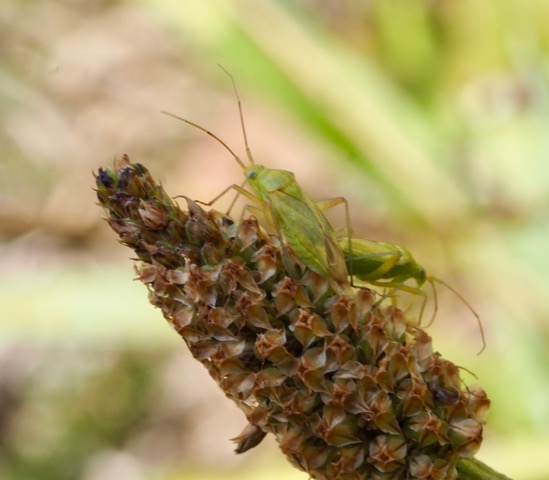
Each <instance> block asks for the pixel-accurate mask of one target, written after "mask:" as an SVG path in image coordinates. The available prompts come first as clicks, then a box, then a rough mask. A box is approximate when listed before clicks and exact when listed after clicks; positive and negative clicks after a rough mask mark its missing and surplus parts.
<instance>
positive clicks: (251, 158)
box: [217, 64, 255, 165]
mask: <svg viewBox="0 0 549 480" xmlns="http://www.w3.org/2000/svg"><path fill="white" fill-rule="evenodd" d="M217 65H218V67H219V68H220V69H221V70H223V71H224V72H225V73H226V74H227V75H228V76H229V78H230V79H231V82H232V84H233V90H234V94H235V96H236V100H237V102H238V113H239V115H240V125H241V126H242V133H243V135H244V145H245V147H246V155H247V156H248V160H249V161H250V163H251V164H252V165H254V164H255V162H254V157H253V156H252V151H251V150H250V147H249V145H248V135H247V134H246V127H245V126H244V114H243V113H242V102H241V101H240V96H239V95H238V90H237V89H236V82H235V81H234V77H233V76H232V75H231V74H230V73H229V71H228V70H227V69H226V68H224V67H223V66H222V65H219V64H217Z"/></svg>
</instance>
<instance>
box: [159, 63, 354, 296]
mask: <svg viewBox="0 0 549 480" xmlns="http://www.w3.org/2000/svg"><path fill="white" fill-rule="evenodd" d="M225 72H226V71H225ZM226 73H227V74H228V75H229V77H230V78H231V80H232V83H233V88H234V91H235V95H236V97H237V100H238V107H239V113H240V121H241V125H242V132H243V134H244V143H245V146H246V153H247V156H248V160H249V162H250V165H248V166H247V165H245V164H244V162H242V160H241V159H240V158H239V157H238V156H237V155H236V154H235V153H234V152H233V150H232V149H231V148H230V147H229V146H228V145H227V144H226V143H225V142H223V141H222V140H221V139H220V138H218V137H217V136H216V135H214V134H213V133H212V132H210V131H209V130H207V129H205V128H204V127H202V126H200V125H198V124H196V123H194V122H191V121H189V120H187V119H185V118H182V117H179V116H177V115H173V114H171V113H168V112H163V113H166V114H167V115H170V116H172V117H175V118H177V119H179V120H182V121H184V122H185V123H188V124H189V125H192V126H193V127H195V128H198V129H199V130H202V131H203V132H205V133H207V134H208V135H210V136H211V137H213V138H214V139H215V140H217V141H218V142H219V143H221V144H222V145H223V146H224V147H225V148H226V149H227V150H228V151H229V152H230V153H231V155H232V156H233V157H234V159H235V160H236V161H237V162H238V164H239V165H240V166H241V168H242V170H243V172H244V176H245V179H246V181H245V183H247V184H248V185H249V186H250V188H251V190H253V193H252V192H250V191H249V190H246V189H245V188H243V185H244V184H243V185H230V186H229V187H228V188H226V189H225V190H224V191H223V192H221V194H219V195H218V196H217V197H215V198H214V199H213V200H212V201H210V202H208V203H206V204H207V205H212V204H213V203H214V202H216V201H217V200H218V199H219V198H220V197H221V196H223V195H225V194H226V193H227V192H228V191H230V190H236V191H237V192H238V194H240V195H243V196H245V197H246V198H248V199H250V200H252V201H253V202H255V203H258V204H259V205H260V207H261V208H259V209H258V208H253V207H250V208H248V209H249V210H251V211H257V210H259V211H260V212H261V213H262V214H263V215H264V217H265V218H266V219H267V222H268V223H270V224H271V226H272V227H273V228H274V229H275V230H276V232H277V234H278V235H279V237H280V239H281V240H283V241H285V242H283V245H284V244H287V246H288V247H289V248H290V250H291V251H292V253H293V254H294V255H295V257H297V258H298V259H299V260H300V261H301V262H302V263H303V264H304V265H306V266H307V267H309V268H310V269H311V270H313V271H314V272H316V273H318V274H319V275H321V276H323V277H326V278H329V279H333V280H336V281H337V282H338V283H340V284H342V285H344V286H347V285H348V284H349V275H348V272H347V266H346V263H345V256H344V255H343V251H342V250H341V248H340V246H339V244H338V240H337V236H336V233H335V231H334V229H333V228H332V226H331V225H330V223H329V222H328V220H327V219H326V217H325V216H324V214H323V213H322V211H321V208H320V207H319V206H318V205H317V204H316V203H315V202H313V201H312V200H311V199H310V198H309V197H308V196H307V195H306V194H305V192H303V190H302V189H301V187H300V186H299V184H298V183H297V180H296V178H295V176H294V174H293V173H292V172H289V171H286V170H276V169H269V168H266V167H264V166H262V165H257V164H255V162H254V159H253V157H252V154H251V152H250V148H249V146H248V140H247V137H246V129H245V127H244V120H243V114H242V106H241V103H240V98H239V97H238V92H237V90H236V85H235V83H234V79H233V77H232V75H230V74H229V73H228V72H226ZM235 200H236V198H235ZM201 203H203V202H201ZM339 203H344V204H345V208H346V215H347V225H348V224H349V221H348V218H349V212H348V206H347V203H346V200H345V199H343V198H336V199H332V200H329V201H326V202H323V206H324V208H330V207H332V206H335V205H337V204H339ZM232 205H234V201H233V203H232V204H231V207H230V208H232ZM230 208H229V210H230ZM347 230H348V238H350V232H349V227H347Z"/></svg>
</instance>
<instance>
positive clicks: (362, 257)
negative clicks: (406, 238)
mask: <svg viewBox="0 0 549 480" xmlns="http://www.w3.org/2000/svg"><path fill="white" fill-rule="evenodd" d="M339 245H340V247H341V249H342V251H343V254H344V256H345V260H346V262H347V265H348V266H349V270H350V271H351V272H352V274H353V276H355V277H356V278H358V279H359V280H363V281H367V282H369V283H372V284H377V285H380V286H388V287H391V286H393V287H394V286H399V287H403V285H402V284H403V282H405V281H406V280H409V279H413V280H415V281H416V283H417V287H418V288H421V287H422V286H423V284H424V283H425V282H426V281H427V280H429V277H427V273H426V272H425V269H424V268H423V267H422V266H421V265H419V264H418V263H417V262H416V260H415V259H414V257H413V256H412V254H411V253H410V252H409V251H408V250H407V249H406V248H404V247H401V246H400V245H396V244H394V243H389V242H376V241H373V240H367V239H364V238H352V239H351V247H350V249H349V242H348V241H344V240H340V242H339Z"/></svg>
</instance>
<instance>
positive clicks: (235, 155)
mask: <svg viewBox="0 0 549 480" xmlns="http://www.w3.org/2000/svg"><path fill="white" fill-rule="evenodd" d="M161 112H162V113H163V114H164V115H169V116H170V117H173V118H176V119H177V120H181V121H182V122H185V123H188V124H189V125H192V126H193V127H195V128H198V130H202V131H203V132H204V133H207V134H208V135H209V136H210V137H213V138H214V139H215V140H217V141H218V142H219V143H220V144H221V145H223V146H224V147H225V148H226V149H227V150H228V151H229V152H230V154H231V155H232V156H233V157H234V159H235V160H236V161H237V162H238V164H239V165H240V166H241V167H242V169H245V168H246V165H244V163H243V162H242V160H240V158H239V157H238V155H237V154H236V153H234V152H233V151H232V150H231V148H230V147H229V146H228V145H227V144H226V143H225V142H224V141H223V140H221V139H220V138H219V137H218V136H217V135H215V134H213V133H212V132H210V131H209V130H208V129H207V128H204V127H202V126H200V125H198V124H197V123H194V122H191V121H190V120H187V119H186V118H183V117H179V116H178V115H174V114H173V113H170V112H166V111H165V110H161Z"/></svg>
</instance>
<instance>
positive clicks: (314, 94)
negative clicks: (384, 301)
mask: <svg viewBox="0 0 549 480" xmlns="http://www.w3.org/2000/svg"><path fill="white" fill-rule="evenodd" d="M0 27H1V28H0V45H1V47H0V155H1V157H0V249H1V255H0V282H1V288H0V478H2V479H10V480H11V479H14V480H19V479H21V480H23V479H24V480H28V479H33V480H42V479H44V480H46V479H48V480H49V479H62V480H63V479H76V478H78V479H85V480H99V479H100V480H110V479H120V478H125V479H134V480H150V479H155V480H179V479H193V480H195V479H196V480H205V479H208V480H210V479H220V478H223V479H231V478H235V479H236V478H239V479H244V480H246V479H248V478H249V479H252V478H253V479H255V480H268V479H275V478H285V479H287V480H292V479H296V480H299V479H301V480H306V479H307V475H306V474H304V473H301V472H298V471H296V470H294V469H292V468H291V467H290V466H289V465H288V464H286V462H285V460H284V459H283V457H282V454H280V453H279V452H278V451H277V448H276V445H275V444H274V442H272V441H266V442H264V444H262V445H260V446H259V447H257V448H256V449H254V450H252V451H250V452H248V453H246V454H245V455H242V456H236V455H234V454H233V453H232V450H233V447H234V445H233V444H232V443H231V442H230V441H229V439H230V438H231V437H233V436H236V435H237V434H238V433H239V432H240V430H241V429H242V428H243V426H244V424H245V421H244V418H243V415H242V414H241V413H240V412H239V411H238V410H237V409H236V407H233V406H232V405H231V404H230V402H229V401H228V400H226V399H225V398H224V396H223V394H222V393H221V392H220V391H218V390H217V387H216V386H215V385H214V384H213V381H211V380H210V379H209V377H208V376H207V373H206V371H205V369H203V367H202V366H201V365H199V364H198V363H197V362H195V361H194V360H193V359H192V358H191V356H190V354H189V353H188V352H187V350H186V347H185V345H184V344H183V342H181V341H180V339H179V338H178V337H177V335H176V334H175V333H173V332H172V331H171V330H170V329H169V328H168V326H167V325H166V324H165V322H164V321H163V319H162V317H161V314H160V312H158V311H155V310H154V309H153V308H152V307H151V306H149V305H148V303H147V292H146V290H145V288H144V287H143V286H142V285H140V284H138V283H136V282H133V281H132V278H133V276H134V273H133V270H132V262H131V261H130V260H128V257H130V256H131V252H130V251H129V250H127V249H125V248H123V247H121V246H120V245H118V244H117V243H116V241H115V236H114V234H113V232H111V231H110V230H109V229H108V227H107V226H106V224H105V223H104V222H103V220H102V218H101V217H102V212H101V210H100V209H99V208H98V207H97V206H96V204H95V203H96V200H95V196H94V192H93V191H92V186H93V177H92V175H91V173H90V172H91V171H94V170H96V169H97V168H98V167H99V166H109V165H111V164H112V159H113V158H114V157H115V156H116V157H119V156H121V155H122V154H123V153H127V154H128V155H129V156H130V158H131V160H132V161H136V162H140V163H143V164H144V165H145V166H146V167H147V168H149V169H150V170H151V172H152V173H153V175H155V177H156V178H158V179H160V180H162V182H163V184H164V186H165V188H166V189H167V191H168V192H169V193H170V194H172V195H174V196H175V195H177V194H185V195H187V196H190V197H192V198H197V199H202V200H209V199H211V198H213V197H214V196H215V195H216V194H218V193H219V192H220V191H221V190H222V189H223V188H225V187H226V186H227V185H229V184H230V183H235V182H236V183H239V182H240V181H241V179H242V173H241V171H240V170H239V167H238V165H237V164H236V163H235V162H234V161H233V160H232V159H231V157H230V156H229V155H228V154H227V152H226V151H225V150H224V149H223V148H222V147H221V146H220V145H219V144H217V143H216V142H214V141H213V140H212V139H211V138H209V137H207V136H206V135H204V134H202V133H201V132H199V131H197V130H195V129H192V128H191V127H189V126H188V125H186V124H184V123H181V122H177V121H175V120H174V119H172V118H169V117H167V116H165V115H161V114H160V110H169V111H171V112H173V113H175V114H179V115H183V116H185V117H187V118H190V119H192V120H194V121H196V122H198V123H200V124H202V125H204V126H206V127H207V128H209V129H210V130H212V131H214V132H216V133H217V134H218V135H219V136H220V137H221V138H223V139H224V140H225V141H226V142H227V143H228V144H229V145H231V147H232V148H233V149H235V150H236V151H238V152H242V154H244V148H243V141H242V134H241V131H240V124H239V120H238V112H237V104H236V101H235V98H234V95H233V92H232V88H231V84H230V81H229V79H228V78H227V76H226V75H225V74H224V73H223V72H222V71H221V70H220V69H219V68H218V66H217V64H221V65H223V66H224V67H225V68H227V69H228V70H229V71H230V72H231V73H232V74H233V75H234V77H235V78H236V81H237V85H238V88H239V92H240V96H241V98H242V102H243V108H244V115H245V119H246V127H247V130H248V137H249V140H250V145H251V148H252V151H253V153H254V156H255V159H256V161H258V162H259V163H262V164H265V165H267V166H269V167H273V168H286V169H289V170H292V171H294V172H295V173H296V175H297V178H298V180H299V182H300V183H301V185H302V186H303V187H304V189H305V190H306V191H307V192H308V193H309V194H310V196H311V197H313V198H315V199H319V200H320V199H325V198H328V197H331V196H337V195H344V196H345V197H346V198H347V199H348V200H349V202H350V206H351V217H352V225H353V228H354V230H355V232H356V234H357V235H361V236H364V237H368V238H372V239H377V240H385V241H390V242H394V243H399V244H402V245H405V246H407V247H408V248H409V249H410V250H411V251H412V252H413V253H414V255H415V257H416V258H417V259H418V260H419V261H420V262H421V263H423V265H424V266H425V267H426V268H427V271H428V272H429V273H431V274H432V275H436V276H438V277H441V278H443V279H445V280H446V281H447V282H448V283H450V284H451V285H452V286H454V287H455V288H456V289H457V290H458V291H459V292H460V293H461V294H462V295H463V296H464V297H465V298H467V300H468V301H469V302H470V303H471V304H472V305H473V306H474V308H475V309H476V310H477V311H478V312H479V314H480V315H481V317H482V320H483V325H484V329H485V331H486V337H487V343H488V346H487V348H486V350H485V351H484V353H483V354H482V355H480V356H478V357H477V356H476V353H477V351H478V350H479V349H480V346H481V341H480V335H479V331H478V328H477V325H476V323H475V319H474V317H473V316H472V315H471V313H470V312H469V311H468V310H467V308H466V307H465V306H464V305H463V304H462V303H460V302H459V300H457V299H456V298H455V297H454V296H453V295H452V294H451V293H449V292H448V291H447V290H445V289H444V288H443V287H441V288H439V297H440V308H439V312H438V315H437V319H436V322H435V323H434V325H433V326H432V327H431V328H430V329H429V333H430V334H431V335H432V336H433V338H434V346H435V348H436V349H437V350H439V351H440V352H441V353H442V354H443V355H444V356H445V357H447V358H448V359H450V360H452V361H454V362H455V363H457V364H459V365H462V366H464V367H466V368H468V369H470V370H472V371H473V372H475V373H476V374H477V375H478V382H479V383H480V384H481V385H482V386H483V387H484V388H485V389H486V390H487V392H488V394H489V395H490V397H491V399H492V402H493V404H492V410H491V413H490V415H489V417H488V424H487V426H486V430H485V438H486V439H485V442H484V444H483V447H482V449H481V451H480V452H479V454H478V457H479V458H480V459H481V460H483V461H485V462H487V463H488V464H489V465H491V466H492V467H493V468H495V469H497V470H500V471H502V472H503V473H505V474H507V475H508V476H510V477H512V478H521V479H524V480H541V479H547V478H548V477H549V456H548V455H547V451H549V433H548V432H549V429H548V428H547V427H548V426H549V349H548V344H549V322H548V314H549V274H548V272H549V253H548V248H547V243H548V239H549V221H548V210H549V130H548V125H549V123H548V122H549V95H548V93H549V91H548V73H549V2H547V1H542V0H522V1H519V0H485V1H483V2H479V1H477V0H459V1H458V0H370V1H365V0H339V1H336V0H303V1H300V2H292V1H289V0H288V1H282V0H279V1H275V0H261V1H253V0H234V1H230V0H226V1H207V2H205V1H202V0H186V1H184V2H178V1H175V0H165V1H152V0H141V1H140V2H136V1H134V2H125V1H122V0H104V1H100V0H97V1H93V0H89V1H85V2H84V1H76V0H57V1H53V0H49V1H48V0H42V1H39V0H35V1H11V2H6V1H4V2H1V3H0ZM229 200H230V199H222V200H220V202H219V204H218V205H216V207H217V208H218V209H223V208H224V206H226V205H227V204H228V202H229ZM224 202H225V203H224ZM330 219H331V220H332V221H333V223H334V225H341V224H342V223H343V215H342V212H338V211H337V209H336V211H334V212H330ZM464 375H465V377H466V381H467V382H468V383H473V382H475V381H476V380H475V379H474V378H472V377H470V376H469V375H468V374H466V373H465V374H464Z"/></svg>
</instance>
